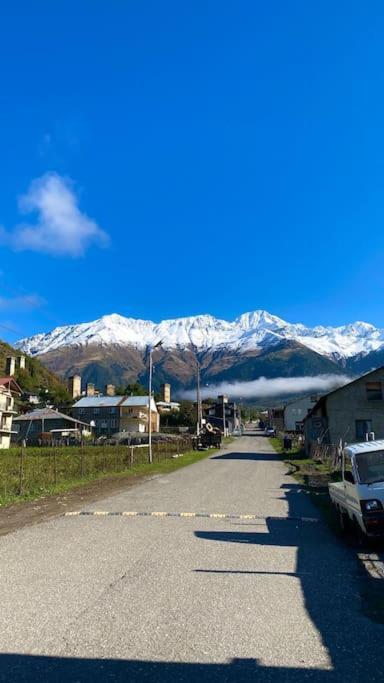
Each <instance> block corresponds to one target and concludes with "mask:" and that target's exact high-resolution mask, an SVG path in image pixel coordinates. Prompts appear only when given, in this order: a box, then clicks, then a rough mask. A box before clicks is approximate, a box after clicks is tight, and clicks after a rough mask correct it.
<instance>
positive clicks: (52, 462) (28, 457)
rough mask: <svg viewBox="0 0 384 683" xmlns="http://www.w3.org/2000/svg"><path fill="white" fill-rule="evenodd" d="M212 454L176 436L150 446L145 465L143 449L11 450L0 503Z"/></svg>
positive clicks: (2, 462)
mask: <svg viewBox="0 0 384 683" xmlns="http://www.w3.org/2000/svg"><path fill="white" fill-rule="evenodd" d="M212 452H213V451H212V450H211V451H203V452H199V451H192V450H191V443H190V441H189V440H185V441H182V440H181V439H180V440H179V443H178V444H176V443H164V444H162V443H160V444H156V445H154V446H153V463H152V464H149V463H148V448H134V449H130V448H128V447H127V446H124V447H123V446H122V447H117V446H114V447H108V446H107V447H106V446H100V447H97V446H96V447H94V446H86V447H83V448H81V447H62V448H48V447H47V448H26V449H24V451H23V452H22V450H21V448H12V449H10V450H9V451H3V452H2V453H1V455H0V506H5V505H9V504H11V503H14V502H16V501H22V500H33V499H37V498H40V497H41V496H46V495H53V494H56V493H61V492H63V491H68V490H70V489H72V488H76V487H78V486H81V485H82V484H84V483H86V482H88V481H92V480H95V479H103V478H106V477H111V476H116V475H117V476H129V475H132V476H135V475H138V474H141V475H145V474H147V473H150V472H151V473H152V472H153V473H159V472H171V471H173V470H175V469H178V468H179V467H183V466H185V465H189V464H191V463H193V462H197V461H198V460H201V459H202V458H204V457H207V455H210V454H211V453H212ZM175 456H179V457H175Z"/></svg>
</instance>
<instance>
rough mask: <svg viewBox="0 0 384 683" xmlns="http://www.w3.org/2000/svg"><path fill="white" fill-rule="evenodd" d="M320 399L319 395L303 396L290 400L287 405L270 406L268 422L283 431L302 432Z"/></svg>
mask: <svg viewBox="0 0 384 683" xmlns="http://www.w3.org/2000/svg"><path fill="white" fill-rule="evenodd" d="M318 399H319V396H318V395H312V396H303V397H301V398H297V399H295V400H294V401H289V403H287V404H286V405H285V406H279V407H277V408H270V409H269V410H268V423H269V424H270V425H271V427H274V428H275V429H276V430H278V431H281V432H284V431H285V432H299V433H301V432H302V431H303V429H304V420H305V418H306V417H307V415H308V413H310V412H311V410H312V408H313V407H314V405H315V403H316V402H317V401H318Z"/></svg>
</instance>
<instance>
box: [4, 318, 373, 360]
mask: <svg viewBox="0 0 384 683" xmlns="http://www.w3.org/2000/svg"><path fill="white" fill-rule="evenodd" d="M159 340H162V341H163V348H164V349H167V350H172V349H186V348H188V347H193V348H194V349H195V350H197V351H208V350H209V351H219V350H228V351H231V352H237V353H248V352H250V351H256V350H264V349H266V348H268V347H272V346H274V345H277V344H279V343H281V342H282V341H284V340H292V341H295V342H299V343H300V344H302V345H304V346H306V347H307V348H309V349H311V350H312V351H316V352H317V353H318V354H320V355H322V356H327V357H329V358H331V359H333V360H335V361H343V360H347V359H349V358H352V357H355V356H364V355H367V354H369V353H371V352H372V351H377V350H379V349H381V348H383V349H384V330H383V329H378V328H376V327H374V326H373V325H370V324H369V323H365V322H355V323H352V324H348V325H344V326H341V327H323V326H317V327H313V328H310V327H306V326H305V325H303V324H301V323H293V324H292V323H288V322H286V321H285V320H282V319H281V318H278V317H277V316H274V315H271V314H270V313H268V312H267V311H263V310H257V311H253V312H250V313H244V314H243V315H241V316H240V317H238V318H236V319H235V320H234V321H231V322H229V321H226V320H220V319H217V318H215V317H213V316H211V315H199V316H192V317H188V318H177V319H175V320H163V321H162V322H160V323H154V322H151V321H149V320H136V319H134V318H125V317H123V316H121V315H118V314H112V315H105V316H103V317H102V318H100V319H99V320H95V321H93V322H89V323H81V324H79V325H68V326H65V327H56V328H55V329H54V330H52V332H48V333H46V334H36V335H34V336H32V337H28V338H25V339H21V340H20V341H18V342H17V343H16V347H17V348H19V349H20V350H22V351H23V352H25V353H27V354H29V355H32V356H34V355H42V354H46V353H48V352H51V351H56V350H58V349H63V348H65V347H78V346H87V345H89V344H97V345H101V346H112V345H114V346H131V347H133V348H135V349H145V348H146V347H147V346H150V345H154V344H156V343H157V342H158V341H159Z"/></svg>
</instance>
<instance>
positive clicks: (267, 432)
mask: <svg viewBox="0 0 384 683" xmlns="http://www.w3.org/2000/svg"><path fill="white" fill-rule="evenodd" d="M275 435H276V430H275V428H274V427H267V429H266V430H265V436H275Z"/></svg>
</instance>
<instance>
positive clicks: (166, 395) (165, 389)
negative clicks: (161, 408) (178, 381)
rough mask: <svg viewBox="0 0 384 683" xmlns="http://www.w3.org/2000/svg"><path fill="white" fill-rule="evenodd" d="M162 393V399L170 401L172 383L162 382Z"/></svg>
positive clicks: (165, 401)
mask: <svg viewBox="0 0 384 683" xmlns="http://www.w3.org/2000/svg"><path fill="white" fill-rule="evenodd" d="M160 394H161V400H162V401H164V403H170V402H171V385H170V384H162V385H161V386H160Z"/></svg>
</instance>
